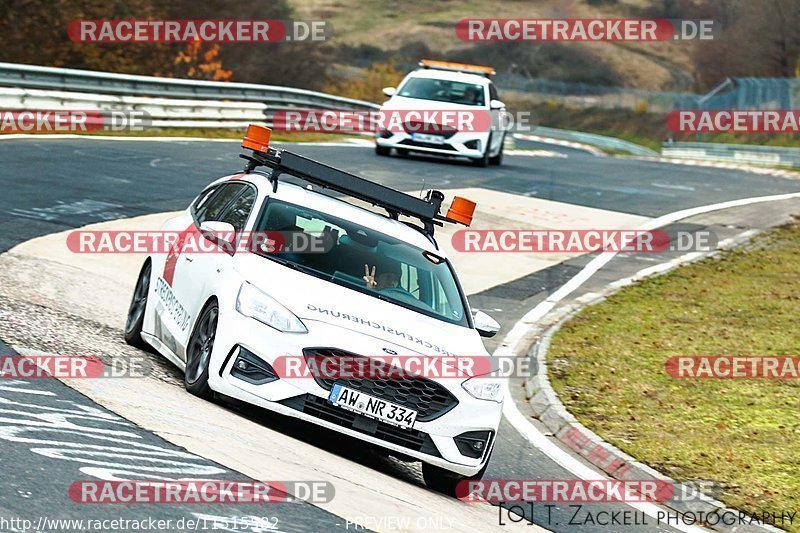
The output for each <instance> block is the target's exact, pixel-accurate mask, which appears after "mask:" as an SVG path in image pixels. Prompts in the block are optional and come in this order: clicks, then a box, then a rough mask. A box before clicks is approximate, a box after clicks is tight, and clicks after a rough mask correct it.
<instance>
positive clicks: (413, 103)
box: [381, 95, 489, 113]
mask: <svg viewBox="0 0 800 533" xmlns="http://www.w3.org/2000/svg"><path fill="white" fill-rule="evenodd" d="M409 109H414V110H441V111H450V110H459V111H460V110H470V111H483V112H485V113H488V112H489V108H488V107H486V106H479V105H468V104H457V103H453V102H440V101H438V100H424V99H422V98H406V97H405V96H397V95H395V96H392V97H391V98H390V99H389V100H388V101H387V102H386V103H384V104H383V106H382V107H381V110H383V111H391V110H409Z"/></svg>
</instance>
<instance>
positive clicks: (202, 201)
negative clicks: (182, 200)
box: [192, 185, 219, 213]
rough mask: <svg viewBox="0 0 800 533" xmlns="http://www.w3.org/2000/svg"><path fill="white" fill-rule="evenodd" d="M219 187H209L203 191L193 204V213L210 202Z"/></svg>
mask: <svg viewBox="0 0 800 533" xmlns="http://www.w3.org/2000/svg"><path fill="white" fill-rule="evenodd" d="M218 188H219V186H218V185H215V186H214V187H209V188H208V189H206V190H204V191H203V192H201V193H200V194H199V195H198V196H197V198H196V199H195V201H194V203H193V204H192V213H197V212H198V211H200V210H201V209H203V207H205V205H206V204H207V203H208V200H209V199H210V198H211V197H212V196H213V195H214V192H215V191H216V190H217V189H218Z"/></svg>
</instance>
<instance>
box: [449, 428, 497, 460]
mask: <svg viewBox="0 0 800 533" xmlns="http://www.w3.org/2000/svg"><path fill="white" fill-rule="evenodd" d="M492 435H493V433H492V432H491V431H467V432H466V433H462V434H461V435H459V436H457V437H455V438H454V439H453V440H454V441H455V442H456V446H457V447H458V451H459V452H461V455H465V456H467V457H472V458H473V459H480V458H481V457H483V454H484V453H485V452H486V449H487V448H488V447H489V444H491V441H492Z"/></svg>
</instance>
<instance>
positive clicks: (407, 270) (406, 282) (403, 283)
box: [400, 263, 419, 299]
mask: <svg viewBox="0 0 800 533" xmlns="http://www.w3.org/2000/svg"><path fill="white" fill-rule="evenodd" d="M400 269H401V274H400V287H402V288H404V289H405V290H407V291H408V292H410V293H411V294H412V295H414V296H415V297H416V298H417V299H419V274H418V271H417V268H416V267H415V266H412V265H408V264H406V263H401V266H400Z"/></svg>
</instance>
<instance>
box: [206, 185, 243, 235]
mask: <svg viewBox="0 0 800 533" xmlns="http://www.w3.org/2000/svg"><path fill="white" fill-rule="evenodd" d="M245 186H246V185H245V184H243V183H225V184H223V185H220V186H219V187H218V188H217V189H216V190H215V191H214V192H213V193H212V194H211V195H210V196H209V198H208V200H206V201H205V202H204V204H203V205H202V206H201V207H198V209H197V210H196V211H195V217H196V218H197V224H198V225H200V224H202V223H203V222H205V221H207V220H219V219H220V217H221V216H222V214H223V213H224V212H225V208H226V207H228V204H229V203H230V201H231V200H233V199H234V198H235V197H236V195H237V194H239V193H240V192H241V191H242V187H245Z"/></svg>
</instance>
